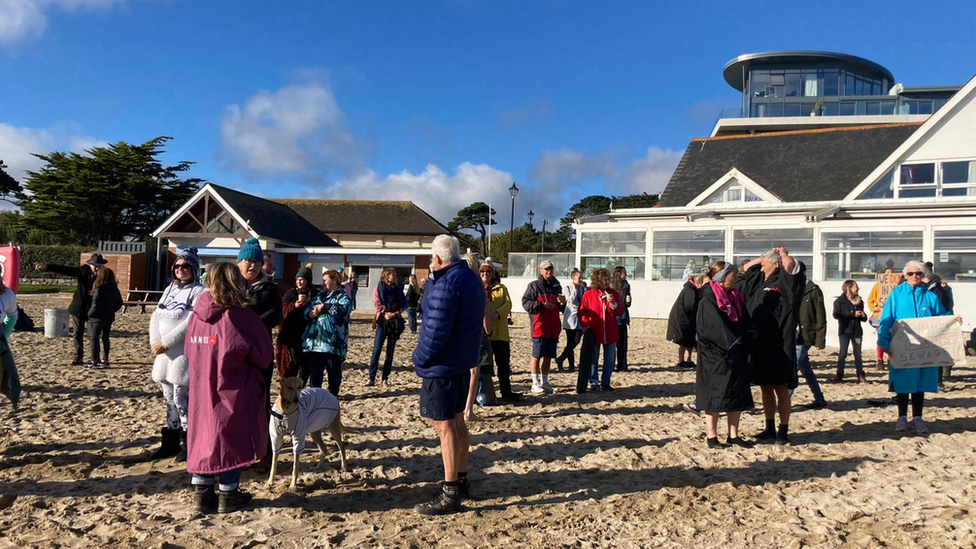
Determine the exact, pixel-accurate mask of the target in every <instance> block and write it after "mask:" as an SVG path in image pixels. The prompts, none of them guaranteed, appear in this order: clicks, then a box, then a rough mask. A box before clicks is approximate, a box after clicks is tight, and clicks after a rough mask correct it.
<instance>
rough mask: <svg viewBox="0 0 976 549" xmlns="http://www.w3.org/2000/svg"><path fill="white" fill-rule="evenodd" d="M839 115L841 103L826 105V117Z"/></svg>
mask: <svg viewBox="0 0 976 549" xmlns="http://www.w3.org/2000/svg"><path fill="white" fill-rule="evenodd" d="M838 114H840V103H835V102H831V103H824V115H825V116H837V115H838Z"/></svg>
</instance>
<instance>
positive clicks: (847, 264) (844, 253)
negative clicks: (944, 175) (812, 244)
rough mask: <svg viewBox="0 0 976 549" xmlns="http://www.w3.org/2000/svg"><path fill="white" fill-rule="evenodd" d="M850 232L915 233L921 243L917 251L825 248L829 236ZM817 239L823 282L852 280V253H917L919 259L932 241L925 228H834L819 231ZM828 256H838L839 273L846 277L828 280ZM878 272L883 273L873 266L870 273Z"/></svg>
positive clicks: (903, 249) (905, 249) (924, 254)
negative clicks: (919, 236) (919, 234)
mask: <svg viewBox="0 0 976 549" xmlns="http://www.w3.org/2000/svg"><path fill="white" fill-rule="evenodd" d="M852 232H864V233H897V232H917V233H921V238H922V242H921V245H920V247H919V248H917V249H909V248H871V249H867V248H866V249H863V250H862V249H852V248H844V249H829V248H827V242H826V241H827V238H829V237H830V235H831V234H837V233H852ZM817 238H819V240H820V242H819V247H820V263H821V265H822V270H821V271H820V275H821V278H820V280H825V281H836V280H844V279H845V278H854V277H853V274H854V273H855V272H857V271H852V270H851V254H852V253H854V254H860V253H868V254H869V253H875V254H877V253H879V252H880V253H896V254H910V253H917V254H918V256H919V257H925V256H926V248H927V243H928V242H931V241H932V237H931V233H930V232H929V229H927V228H920V229H912V230H910V231H905V230H902V229H873V228H870V227H865V228H836V229H835V228H831V229H821V230H820V231H819V234H818V236H817ZM830 254H838V255H839V256H840V261H839V264H840V267H841V271H842V272H846V273H847V276H846V277H841V278H829V277H828V274H829V273H828V272H827V256H828V255H830ZM895 267H896V269H895V270H898V269H900V266H897V265H896V266H895ZM878 272H883V271H878V266H877V265H875V272H874V273H872V274H877V273H878Z"/></svg>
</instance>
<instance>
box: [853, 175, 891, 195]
mask: <svg viewBox="0 0 976 549" xmlns="http://www.w3.org/2000/svg"><path fill="white" fill-rule="evenodd" d="M894 175H895V170H893V169H892V170H888V173H886V174H884V175H883V176H881V179H879V180H878V181H877V183H875V184H874V185H871V186H870V187H869V188H868V190H866V191H864V193H863V194H862V195H861V196H859V197H857V199H858V200H871V199H877V198H894V197H895V186H894V184H893V182H894Z"/></svg>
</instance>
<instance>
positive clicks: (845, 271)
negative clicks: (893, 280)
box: [824, 250, 922, 281]
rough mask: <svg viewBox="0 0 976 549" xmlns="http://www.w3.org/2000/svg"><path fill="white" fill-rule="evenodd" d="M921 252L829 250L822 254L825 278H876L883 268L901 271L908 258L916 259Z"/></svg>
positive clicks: (860, 279)
mask: <svg viewBox="0 0 976 549" xmlns="http://www.w3.org/2000/svg"><path fill="white" fill-rule="evenodd" d="M921 255H922V252H921V250H918V251H917V252H878V253H870V252H863V253H851V252H830V253H826V254H824V259H825V262H824V263H825V266H826V273H825V275H826V276H825V278H826V279H827V280H845V279H848V278H852V279H854V280H859V281H862V280H869V281H874V280H877V277H878V274H880V273H883V272H884V271H885V269H891V270H892V271H896V272H897V271H901V269H902V268H903V267H904V266H905V263H907V262H908V261H910V260H913V259H914V260H917V259H919V258H920V257H921Z"/></svg>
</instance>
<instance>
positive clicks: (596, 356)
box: [590, 343, 617, 387]
mask: <svg viewBox="0 0 976 549" xmlns="http://www.w3.org/2000/svg"><path fill="white" fill-rule="evenodd" d="M616 361H617V344H616V343H604V344H603V375H602V377H601V379H600V380H599V381H598V380H597V378H596V377H597V369H596V365H597V364H599V363H600V345H599V344H596V345H594V346H593V365H592V366H590V383H591V384H592V385H596V384H597V383H600V385H603V386H604V387H609V386H610V375H611V374H613V365H614V363H615V362H616Z"/></svg>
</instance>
